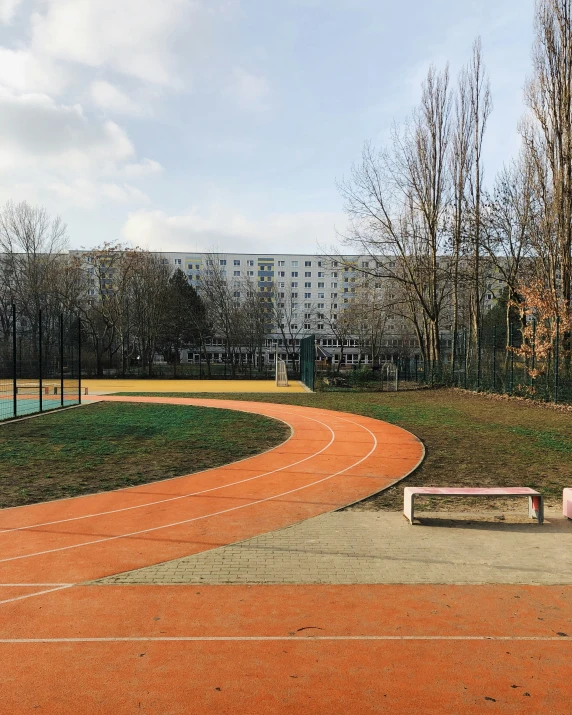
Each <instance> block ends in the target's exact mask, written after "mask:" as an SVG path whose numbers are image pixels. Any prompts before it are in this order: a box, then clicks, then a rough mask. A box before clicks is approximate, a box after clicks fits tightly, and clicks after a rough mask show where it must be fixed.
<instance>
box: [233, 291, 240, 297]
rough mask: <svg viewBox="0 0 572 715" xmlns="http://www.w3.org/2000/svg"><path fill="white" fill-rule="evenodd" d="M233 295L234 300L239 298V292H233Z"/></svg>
mask: <svg viewBox="0 0 572 715" xmlns="http://www.w3.org/2000/svg"><path fill="white" fill-rule="evenodd" d="M233 295H234V297H235V298H240V291H239V290H235V291H234V294H233Z"/></svg>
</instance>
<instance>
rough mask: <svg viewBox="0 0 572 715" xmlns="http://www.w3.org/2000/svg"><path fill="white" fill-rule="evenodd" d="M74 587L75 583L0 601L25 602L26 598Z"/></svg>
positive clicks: (0, 602)
mask: <svg viewBox="0 0 572 715" xmlns="http://www.w3.org/2000/svg"><path fill="white" fill-rule="evenodd" d="M26 585H27V586H28V585H30V584H26ZM32 585H33V584H32ZM72 586H75V583H66V584H64V585H62V586H58V587H57V588H48V589H46V590H45V591H34V593H27V594H25V595H24V596H14V597H13V598H5V599H4V600H3V601H0V604H2V603H13V602H14V601H23V600H24V599H25V598H33V597H34V596H41V595H42V594H44V593H53V592H54V591H63V590H64V588H71V587H72Z"/></svg>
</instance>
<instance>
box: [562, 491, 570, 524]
mask: <svg viewBox="0 0 572 715" xmlns="http://www.w3.org/2000/svg"><path fill="white" fill-rule="evenodd" d="M562 513H563V514H564V516H565V517H567V518H568V519H572V489H565V490H564V492H563V494H562Z"/></svg>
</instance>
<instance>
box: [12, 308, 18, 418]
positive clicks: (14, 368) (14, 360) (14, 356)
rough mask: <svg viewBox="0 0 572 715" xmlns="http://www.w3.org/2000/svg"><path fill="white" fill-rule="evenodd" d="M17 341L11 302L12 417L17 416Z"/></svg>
mask: <svg viewBox="0 0 572 715" xmlns="http://www.w3.org/2000/svg"><path fill="white" fill-rule="evenodd" d="M17 364H18V341H17V339H16V305H15V304H12V389H13V391H14V417H17V416H18V368H17Z"/></svg>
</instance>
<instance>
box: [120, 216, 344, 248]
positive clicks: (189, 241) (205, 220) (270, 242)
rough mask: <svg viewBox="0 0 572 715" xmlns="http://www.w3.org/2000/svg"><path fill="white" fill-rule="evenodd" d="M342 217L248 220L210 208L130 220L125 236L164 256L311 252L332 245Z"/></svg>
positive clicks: (136, 217)
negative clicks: (210, 252)
mask: <svg viewBox="0 0 572 715" xmlns="http://www.w3.org/2000/svg"><path fill="white" fill-rule="evenodd" d="M345 223H346V219H345V216H344V214H341V213H334V212H300V213H278V214H271V215H268V216H264V217H261V218H259V219H252V218H248V217H246V216H244V215H243V214H240V213H234V212H232V211H229V210H225V209H224V208H222V207H220V206H212V207H211V208H210V210H209V211H207V212H205V213H201V212H199V211H198V210H197V209H193V210H191V211H189V212H188V213H185V214H182V215H179V216H168V215H167V214H165V213H164V212H162V211H138V212H135V213H132V214H130V215H129V218H128V220H127V222H126V223H125V226H124V228H123V237H124V238H125V239H126V240H128V241H132V242H133V243H134V244H137V245H144V246H148V247H149V248H150V249H153V250H164V251H208V250H213V249H216V250H220V251H229V252H230V251H236V250H239V251H241V252H252V253H257V252H258V253H260V252H264V251H272V252H274V253H278V252H282V253H297V252H298V253H314V252H320V251H321V250H322V249H320V246H322V247H323V246H325V245H331V244H332V243H333V241H334V239H335V228H338V229H343V228H344V226H345Z"/></svg>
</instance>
